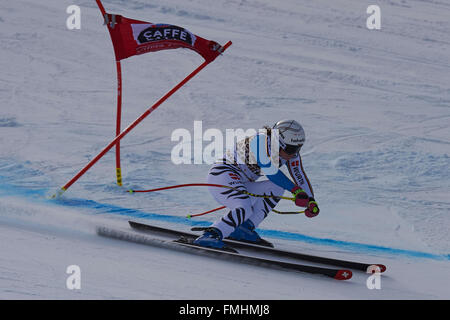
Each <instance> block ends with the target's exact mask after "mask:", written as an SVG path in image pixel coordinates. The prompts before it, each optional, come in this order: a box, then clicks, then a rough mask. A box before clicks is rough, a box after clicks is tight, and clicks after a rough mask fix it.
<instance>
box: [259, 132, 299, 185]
mask: <svg viewBox="0 0 450 320" xmlns="http://www.w3.org/2000/svg"><path fill="white" fill-rule="evenodd" d="M250 151H251V152H252V153H253V154H254V155H255V157H256V161H257V164H258V166H259V167H260V168H261V171H262V172H263V173H264V174H265V175H266V176H267V178H268V179H269V180H270V181H272V182H273V183H275V184H276V185H278V186H280V187H282V188H284V189H286V190H288V191H291V190H292V189H293V188H294V187H295V184H294V183H293V182H292V181H291V180H290V179H289V178H288V177H286V175H285V174H284V173H283V172H282V171H281V170H279V168H278V165H276V164H274V163H273V162H272V160H271V158H270V155H269V154H268V146H267V136H265V135H262V134H258V135H256V136H255V137H254V138H253V139H252V140H251V142H250Z"/></svg>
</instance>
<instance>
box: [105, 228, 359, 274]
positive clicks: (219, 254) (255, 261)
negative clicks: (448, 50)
mask: <svg viewBox="0 0 450 320" xmlns="http://www.w3.org/2000/svg"><path fill="white" fill-rule="evenodd" d="M96 231H97V234H98V235H100V236H103V237H108V238H113V239H118V240H124V241H129V242H134V243H139V244H145V245H149V246H153V247H159V248H165V249H172V250H176V251H182V252H188V253H193V254H197V255H202V256H208V257H214V258H218V259H222V260H226V261H234V262H240V263H246V264H250V265H255V266H259V267H266V268H272V269H283V270H288V271H298V272H302V273H310V274H318V275H323V276H327V277H331V278H334V279H336V280H348V279H350V278H351V277H352V272H351V271H350V270H345V269H331V268H322V267H315V266H308V265H303V264H297V263H290V262H283V261H277V260H271V259H265V258H257V257H252V256H248V255H244V254H240V253H238V252H236V253H235V252H230V251H225V250H220V249H214V248H207V247H202V246H199V245H196V244H193V243H192V238H191V239H189V238H181V239H178V240H163V239H158V238H153V237H150V236H148V235H146V234H142V233H136V232H129V231H123V230H118V229H112V228H109V227H97V228H96Z"/></svg>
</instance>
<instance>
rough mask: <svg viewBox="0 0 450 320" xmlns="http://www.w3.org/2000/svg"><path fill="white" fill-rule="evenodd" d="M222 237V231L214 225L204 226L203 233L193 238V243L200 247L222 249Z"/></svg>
mask: <svg viewBox="0 0 450 320" xmlns="http://www.w3.org/2000/svg"><path fill="white" fill-rule="evenodd" d="M222 239H223V236H222V232H221V231H220V230H219V229H217V228H215V227H210V228H206V229H205V230H204V232H203V234H202V235H201V236H200V237H198V238H197V239H195V240H194V242H193V243H194V244H197V245H199V246H202V247H210V248H215V249H223V248H224V243H223V241H222Z"/></svg>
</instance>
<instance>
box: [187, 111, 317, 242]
mask: <svg viewBox="0 0 450 320" xmlns="http://www.w3.org/2000/svg"><path fill="white" fill-rule="evenodd" d="M264 128H265V129H266V130H265V132H264V133H262V132H261V131H260V132H259V133H257V134H256V135H253V136H251V137H247V138H245V139H244V140H242V141H238V142H237V143H236V146H235V148H234V151H230V150H227V152H226V155H225V157H224V158H223V159H222V160H220V161H218V162H216V163H215V164H214V165H213V166H212V167H211V169H210V171H209V174H208V183H210V184H220V185H226V186H230V187H232V188H233V189H234V190H233V189H227V190H225V191H224V190H223V189H222V188H218V187H210V188H209V190H210V192H211V194H212V195H213V197H214V198H215V199H216V200H217V202H219V203H220V204H222V205H224V206H226V207H227V208H228V209H229V210H230V211H229V212H228V213H227V214H226V215H225V216H223V217H222V218H220V219H218V220H217V221H215V222H214V223H213V225H212V226H211V227H208V228H206V229H205V230H204V233H203V235H201V236H200V237H198V238H197V239H195V240H194V243H195V244H197V245H201V246H206V247H212V248H219V249H220V248H223V247H224V243H223V241H222V239H223V238H228V239H234V240H239V241H245V242H251V243H256V244H261V245H266V246H272V244H271V243H270V242H268V241H266V240H263V239H261V237H260V236H259V235H258V233H257V232H256V231H255V228H256V227H257V226H258V225H259V224H260V223H261V222H262V221H263V220H264V219H265V218H266V217H267V215H268V213H269V212H270V211H271V210H272V209H273V208H274V207H275V206H276V204H277V203H278V202H279V201H280V198H277V197H280V196H282V195H283V193H284V191H285V190H288V191H290V192H291V193H292V194H293V196H294V197H295V204H296V205H297V206H299V207H305V208H306V209H305V215H306V216H307V217H309V218H312V217H315V216H317V215H318V214H319V207H318V206H317V202H316V201H315V200H314V193H313V190H312V187H311V184H310V183H309V180H308V178H307V176H306V174H305V172H304V170H303V166H302V160H301V158H300V154H299V152H300V149H301V147H302V146H303V144H304V143H305V132H304V130H303V127H302V126H301V125H300V124H299V123H298V122H297V121H295V120H282V121H279V122H277V123H276V124H275V125H274V126H273V128H269V127H264ZM273 129H277V130H278V131H275V130H273ZM277 133H278V134H277ZM273 137H275V138H277V137H278V138H279V150H275V151H274V150H271V139H272V138H273ZM282 165H287V167H288V171H289V173H290V176H291V177H292V179H293V181H294V182H292V181H291V180H290V179H289V178H288V177H286V175H285V174H284V173H283V172H282V171H281V170H279V169H278V168H279V167H281V166H282ZM263 175H265V176H266V177H267V178H268V180H265V181H259V182H256V180H257V179H259V178H260V177H262V176H263ZM239 191H245V192H248V193H253V194H260V195H269V196H270V197H267V198H262V197H254V196H250V195H248V194H245V193H243V192H239Z"/></svg>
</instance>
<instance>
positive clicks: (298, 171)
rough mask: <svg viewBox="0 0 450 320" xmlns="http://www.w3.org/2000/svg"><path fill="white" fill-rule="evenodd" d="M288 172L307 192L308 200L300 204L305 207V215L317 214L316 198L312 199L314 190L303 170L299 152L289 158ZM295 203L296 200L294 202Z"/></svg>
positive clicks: (313, 215)
mask: <svg viewBox="0 0 450 320" xmlns="http://www.w3.org/2000/svg"><path fill="white" fill-rule="evenodd" d="M287 167H288V169H289V173H290V174H291V176H292V179H294V181H295V183H296V184H297V185H298V186H299V188H301V189H302V190H304V191H305V192H306V193H307V194H308V197H309V198H308V200H307V202H306V201H305V202H304V203H303V204H300V206H304V207H307V208H306V210H305V215H306V216H307V217H308V218H312V217H315V216H317V215H318V214H319V212H320V210H319V206H318V205H317V202H316V200H315V199H314V192H313V189H312V187H311V183H310V182H309V180H308V177H307V176H306V173H305V170H303V165H302V159H301V157H300V154H298V155H297V156H296V157H295V158H292V159H290V160H289V162H288V165H287ZM296 203H297V202H296Z"/></svg>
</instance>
